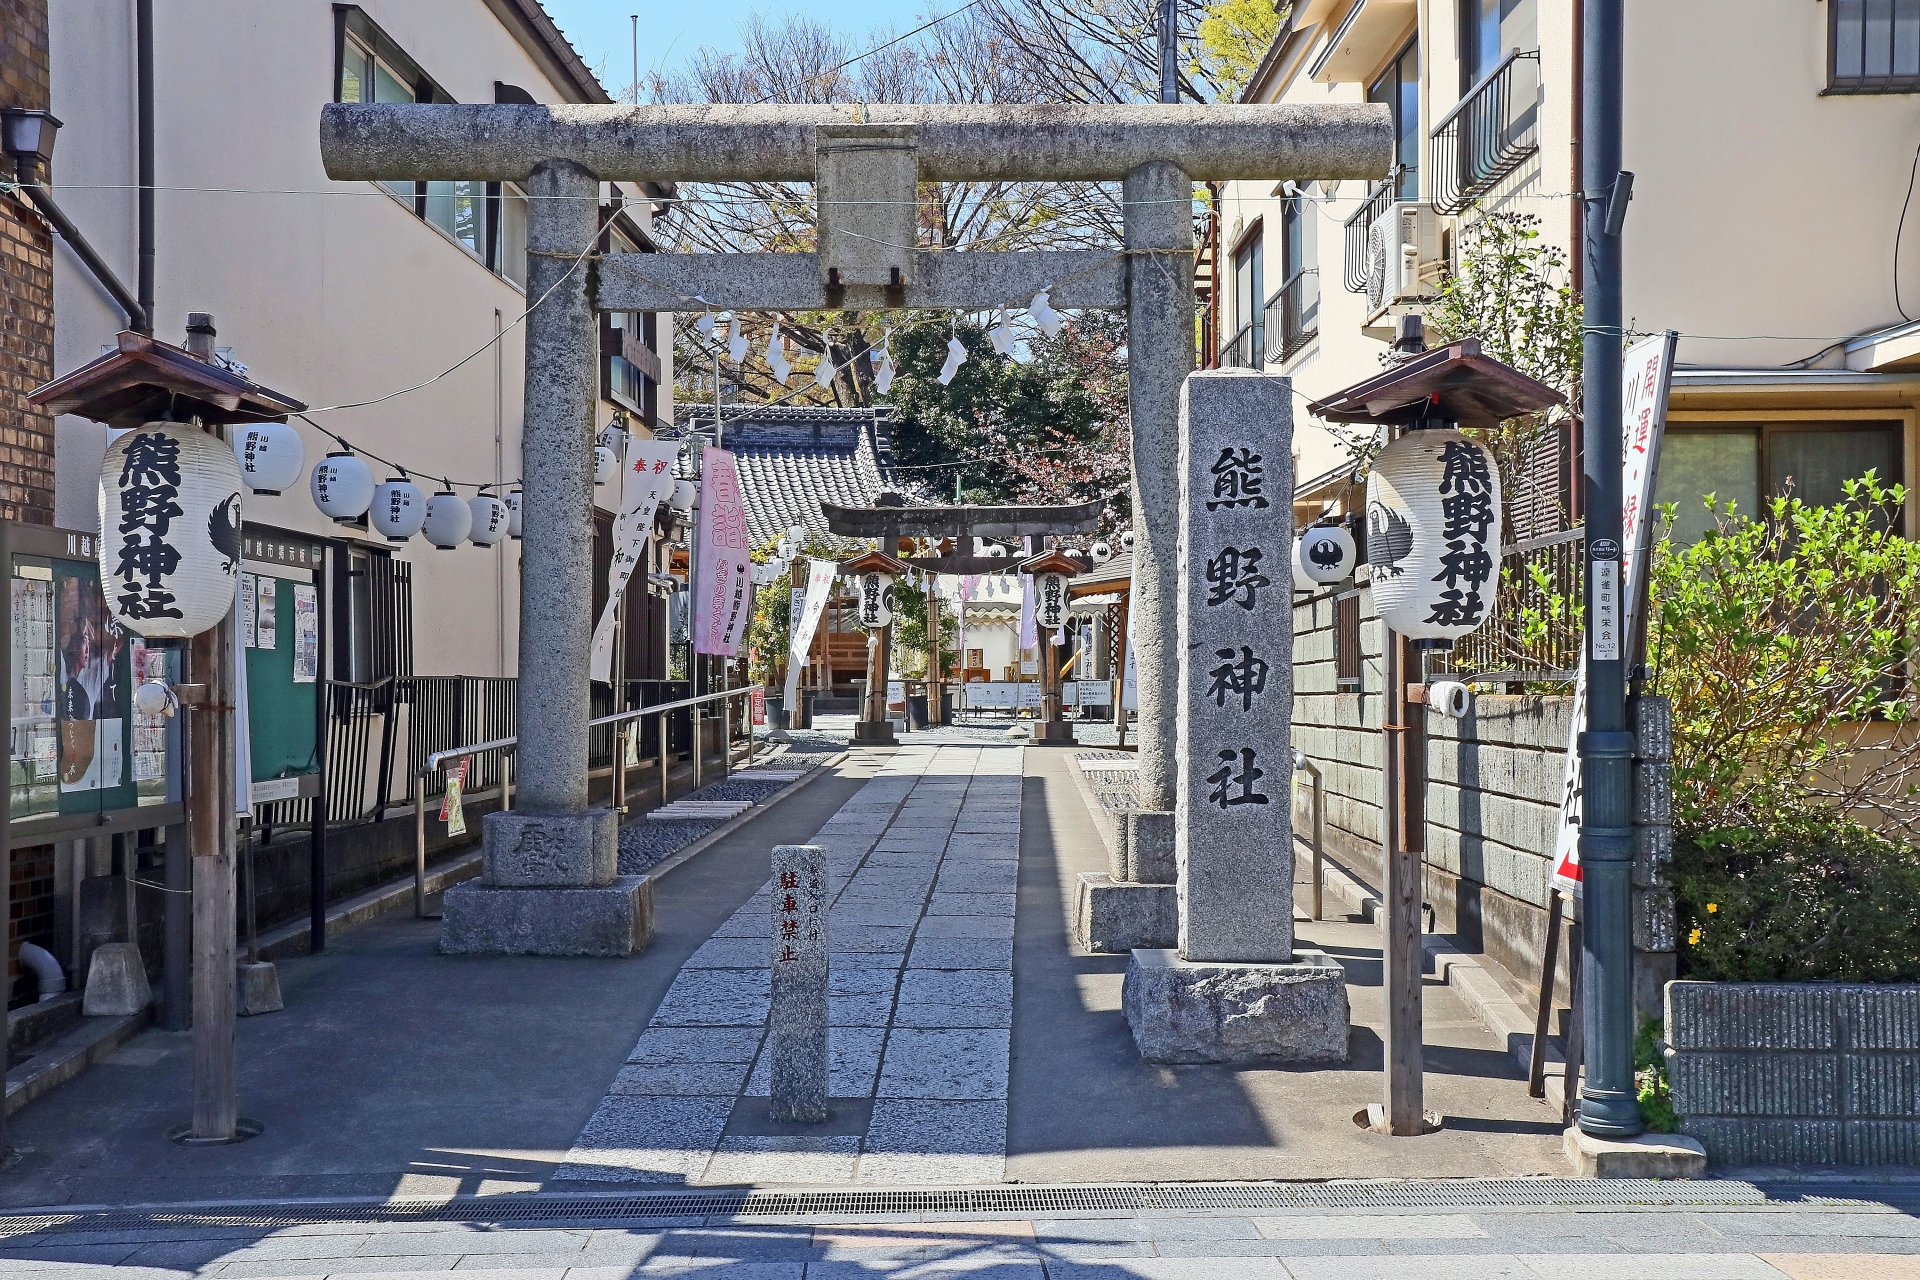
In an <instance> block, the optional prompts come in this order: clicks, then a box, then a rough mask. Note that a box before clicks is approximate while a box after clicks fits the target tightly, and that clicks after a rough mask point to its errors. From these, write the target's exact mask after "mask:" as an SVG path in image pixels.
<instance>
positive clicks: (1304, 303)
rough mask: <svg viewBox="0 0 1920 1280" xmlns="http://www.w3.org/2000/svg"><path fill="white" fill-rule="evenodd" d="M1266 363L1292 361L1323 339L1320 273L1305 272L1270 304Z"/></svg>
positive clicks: (1267, 320) (1267, 319)
mask: <svg viewBox="0 0 1920 1280" xmlns="http://www.w3.org/2000/svg"><path fill="white" fill-rule="evenodd" d="M1266 330H1267V353H1266V354H1267V359H1268V360H1269V361H1271V362H1273V363H1275V364H1279V363H1281V362H1284V361H1287V360H1291V359H1293V357H1294V356H1296V355H1298V354H1299V353H1300V351H1301V349H1302V348H1304V347H1305V346H1306V345H1307V344H1308V343H1309V342H1312V341H1313V340H1314V339H1315V338H1317V337H1318V336H1320V272H1319V271H1318V270H1308V271H1302V272H1300V273H1299V274H1298V275H1296V276H1294V277H1293V279H1291V280H1289V281H1287V282H1286V283H1285V284H1283V285H1281V286H1280V291H1279V292H1278V293H1276V294H1274V295H1273V297H1271V298H1269V299H1268V300H1267V311H1266Z"/></svg>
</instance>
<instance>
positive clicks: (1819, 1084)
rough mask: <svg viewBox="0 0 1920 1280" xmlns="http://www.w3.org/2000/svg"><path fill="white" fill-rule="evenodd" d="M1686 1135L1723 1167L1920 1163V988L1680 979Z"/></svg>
mask: <svg viewBox="0 0 1920 1280" xmlns="http://www.w3.org/2000/svg"><path fill="white" fill-rule="evenodd" d="M1666 1013H1667V1019H1666V1034H1667V1043H1668V1049H1667V1072H1668V1076H1669V1078H1670V1080H1671V1081H1672V1086H1673V1104H1674V1109H1675V1110H1676V1111H1678V1112H1679V1113H1680V1115H1681V1117H1682V1120H1681V1126H1680V1127H1681V1132H1683V1133H1686V1134H1688V1135H1689V1136H1691V1137H1694V1138H1697V1139H1699V1140H1700V1142H1701V1144H1702V1145H1704V1146H1705V1147H1706V1149H1707V1155H1708V1157H1709V1158H1710V1159H1711V1160H1713V1161H1714V1162H1715V1163H1717V1164H1721V1165H1782V1164H1842V1165H1888V1164H1898V1165H1911V1164H1920V986H1868V985H1864V984H1859V985H1856V984H1841V983H1832V984H1821V983H1730V982H1728V983H1722V982H1674V983H1672V984H1670V985H1669V986H1668V987H1667V1007H1666Z"/></svg>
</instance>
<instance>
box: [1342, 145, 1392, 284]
mask: <svg viewBox="0 0 1920 1280" xmlns="http://www.w3.org/2000/svg"><path fill="white" fill-rule="evenodd" d="M1406 171H1407V166H1405V165H1403V164H1397V165H1395V166H1393V172H1391V173H1389V174H1388V175H1387V176H1386V177H1384V178H1382V179H1380V181H1378V182H1376V183H1375V184H1374V185H1373V187H1372V189H1371V190H1369V191H1368V192H1367V198H1366V199H1364V200H1362V201H1361V202H1360V207H1359V208H1358V209H1356V210H1354V212H1353V216H1352V217H1350V218H1348V219H1347V220H1346V222H1345V223H1344V224H1342V225H1343V227H1344V229H1345V231H1346V248H1347V257H1346V263H1345V266H1344V270H1343V271H1342V272H1341V283H1343V284H1345V285H1346V287H1347V292H1348V293H1365V292H1366V291H1367V277H1368V276H1369V275H1370V274H1371V273H1370V272H1369V271H1368V269H1367V251H1368V243H1367V238H1368V236H1370V235H1371V234H1372V233H1373V224H1374V222H1375V221H1376V220H1377V219H1379V218H1381V217H1383V216H1385V214H1386V212H1387V210H1389V209H1391V208H1392V207H1393V206H1394V205H1395V204H1396V203H1397V202H1398V199H1399V194H1400V179H1401V178H1402V177H1404V176H1405V175H1406Z"/></svg>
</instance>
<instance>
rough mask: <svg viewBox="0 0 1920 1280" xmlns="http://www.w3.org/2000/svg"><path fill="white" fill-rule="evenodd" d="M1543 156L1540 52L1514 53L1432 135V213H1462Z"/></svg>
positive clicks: (1466, 97) (1471, 92)
mask: <svg viewBox="0 0 1920 1280" xmlns="http://www.w3.org/2000/svg"><path fill="white" fill-rule="evenodd" d="M1538 150H1540V51H1539V50H1538V49H1533V50H1521V49H1515V50H1514V51H1513V52H1512V53H1510V54H1508V55H1507V56H1506V57H1505V58H1504V59H1503V60H1502V61H1501V63H1500V65H1499V66H1497V67H1495V68H1494V69H1493V70H1492V71H1489V72H1488V73H1487V75H1486V78H1485V79H1483V80H1481V81H1480V83H1479V84H1476V85H1475V86H1473V88H1471V89H1469V90H1467V92H1466V94H1465V96H1463V97H1462V98H1461V99H1460V103H1459V105H1458V106H1456V107H1454V109H1453V110H1451V111H1449V112H1447V114H1446V116H1445V117H1443V118H1442V119H1441V121H1440V123H1439V124H1437V125H1435V126H1434V129H1433V207H1434V208H1435V209H1437V210H1438V211H1439V212H1441V213H1443V214H1456V213H1464V212H1465V211H1466V210H1467V208H1468V207H1469V206H1471V205H1472V204H1473V202H1474V201H1475V200H1477V199H1479V198H1480V197H1481V196H1482V195H1484V194H1486V193H1487V191H1489V190H1490V189H1492V187H1493V186H1494V185H1495V184H1496V183H1498V182H1499V181H1500V180H1501V179H1502V178H1505V177H1506V176H1507V175H1508V174H1510V173H1512V172H1513V171H1514V170H1515V169H1517V168H1519V167H1520V165H1521V163H1522V162H1524V161H1525V160H1526V159H1527V157H1528V156H1531V155H1533V154H1534V153H1535V152H1537V151H1538Z"/></svg>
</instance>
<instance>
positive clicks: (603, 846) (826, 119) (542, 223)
mask: <svg viewBox="0 0 1920 1280" xmlns="http://www.w3.org/2000/svg"><path fill="white" fill-rule="evenodd" d="M320 143H321V157H322V159H323V160H324V162H325V164H326V169H327V174H328V176H329V177H331V178H333V179H335V180H342V181H351V180H364V181H381V180H394V179H400V180H422V179H424V180H428V181H433V180H463V179H464V180H474V181H482V180H484V181H509V182H518V183H527V184H530V185H529V189H528V194H529V195H533V196H535V197H536V198H535V199H533V200H532V201H530V202H529V204H530V208H529V211H528V231H527V239H528V255H529V260H528V277H529V278H528V287H527V297H528V300H529V302H530V303H531V304H534V309H533V311H532V313H531V314H530V315H529V316H528V317H527V338H526V354H527V377H526V397H527V401H526V419H525V427H524V436H523V442H522V456H523V461H522V474H523V476H524V477H525V479H526V484H525V485H524V489H525V497H524V499H523V503H524V507H523V510H524V512H525V516H524V519H525V537H524V539H523V541H522V543H521V548H522V550H521V556H522V582H523V584H524V585H525V588H526V589H525V590H523V592H522V595H521V607H520V666H519V670H520V703H519V706H520V720H519V724H520V742H519V757H520V764H519V770H518V776H519V778H520V780H521V790H520V794H519V797H518V798H519V799H520V800H521V804H522V807H521V808H519V809H516V810H515V811H514V812H513V813H512V814H511V815H508V814H497V815H489V816H488V818H487V823H486V864H485V865H486V871H485V874H484V875H483V876H482V878H481V881H480V882H479V883H478V884H476V885H472V886H470V887H469V886H463V887H461V888H459V889H456V890H453V891H450V892H449V893H448V895H447V909H446V927H445V930H444V932H443V936H442V946H443V947H445V948H447V949H449V950H463V951H509V952H527V953H536V954H549V955H605V954H627V953H628V952H630V951H632V950H634V949H637V948H638V947H640V946H644V945H645V940H646V916H647V914H648V912H649V911H650V903H649V901H648V900H647V898H646V892H645V889H646V886H645V885H644V884H643V883H640V882H633V883H629V882H628V881H627V880H623V879H621V878H619V877H616V876H615V875H614V873H613V858H614V845H615V831H614V827H613V819H612V815H611V814H608V813H606V812H605V811H598V810H593V809H591V808H589V806H588V804H587V797H586V741H587V727H586V726H587V720H588V719H589V713H588V700H587V688H588V683H587V669H588V668H587V660H588V641H589V638H590V634H591V618H590V617H589V616H588V611H587V610H588V603H589V601H590V600H591V598H592V581H591V567H592V566H591V561H590V558H589V547H590V544H591V537H590V530H591V524H590V519H591V516H590V511H591V492H592V474H591V472H592V465H591V457H592V450H593V437H592V431H591V412H592V402H593V388H592V379H593V376H594V375H593V370H594V368H595V367H596V365H597V358H596V356H595V353H594V348H593V343H592V313H593V311H594V309H595V308H598V309H599V310H602V311H679V310H686V309H688V308H689V305H690V304H693V305H705V306H708V307H711V308H712V309H714V310H733V311H807V310H823V309H835V310H851V311H865V310H880V309H887V308H901V307H908V308H923V309H945V310H982V309H990V308H998V307H1015V308H1017V307H1021V306H1024V305H1025V304H1026V302H1027V301H1028V299H1030V298H1032V297H1033V296H1034V295H1035V294H1037V293H1040V292H1042V291H1043V290H1045V291H1047V292H1048V293H1049V295H1050V300H1051V302H1052V305H1053V306H1055V307H1056V308H1059V309H1062V310H1067V309H1074V308H1082V307H1123V308H1126V310H1127V312H1128V341H1127V350H1128V386H1129V390H1128V404H1129V408H1130V410H1131V414H1132V436H1133V476H1134V480H1133V499H1134V505H1135V519H1134V535H1135V564H1136V566H1137V568H1136V570H1135V582H1134V609H1133V612H1134V642H1135V653H1134V661H1135V662H1137V663H1138V664H1139V670H1140V680H1139V689H1140V708H1139V712H1140V722H1139V743H1140V770H1139V779H1140V791H1139V804H1140V806H1141V808H1142V809H1144V810H1149V811H1152V812H1155V813H1163V814H1170V813H1171V811H1172V809H1173V804H1174V790H1175V787H1174V778H1175V762H1174V718H1173V711H1174V709H1173V707H1172V706H1171V705H1170V703H1169V701H1168V697H1169V692H1168V691H1170V690H1171V689H1172V688H1173V687H1174V684H1175V679H1176V659H1177V655H1178V638H1177V635H1176V625H1177V623H1176V617H1175V612H1174V610H1173V609H1172V608H1171V602H1172V599H1173V596H1174V592H1173V590H1172V584H1173V583H1174V581H1175V579H1176V576H1177V573H1178V552H1179V530H1178V526H1179V497H1178V493H1179V478H1178V477H1179V467H1178V457H1177V453H1178V423H1179V394H1180V386H1181V382H1182V380H1183V379H1184V378H1185V376H1186V375H1187V374H1188V373H1189V372H1190V371H1191V369H1192V367H1193V350H1194V343H1193V306H1194V299H1193V258H1192V254H1193V233H1192V226H1191V223H1192V198H1193V183H1194V182H1195V181H1196V180H1202V181H1219V182H1224V181H1232V180H1236V179H1249V180H1268V181H1278V180H1280V179H1286V178H1291V179H1295V180H1298V181H1308V180H1313V179H1335V180H1341V179H1372V178H1378V177H1380V176H1382V175H1384V174H1385V173H1386V172H1387V170H1388V168H1389V167H1390V165H1391V164H1392V159H1393V147H1394V141H1393V130H1392V122H1391V118H1390V116H1389V113H1388V110H1387V108H1386V107H1384V106H1379V105H1374V104H1356V105H1329V106H1311V107H1309V106H1293V105H1231V106H1173V105H1159V104H1151V105H1086V106H1031V105H1018V106H927V105H893V104H886V105H881V104H862V105H857V106H735V105H727V104H720V105H702V106H620V105H612V106H540V105H519V104H498V105H489V106H466V105H445V104H438V105H436V104H414V103H405V104H403V103H379V104H364V105H363V104H345V103H335V104H332V105H329V106H326V107H323V108H322V109H321V119H320ZM608 180H614V181H622V182H642V181H657V182H728V181H735V182H737V181H767V182H813V183H815V184H816V197H817V201H816V202H817V205H818V207H819V213H820V219H819V221H820V226H819V241H818V242H819V251H818V252H817V253H755V254H644V255H643V254H607V255H597V254H596V255H594V256H593V259H592V261H590V262H576V261H575V259H576V257H577V256H578V255H581V254H583V253H585V252H586V251H588V250H589V249H590V248H591V245H592V241H593V235H594V226H595V216H594V215H595V212H596V207H597V201H596V199H595V197H597V194H598V189H599V183H600V182H602V181H608ZM998 180H1009V181H1046V182H1116V181H1117V182H1121V183H1122V184H1123V192H1124V194H1123V201H1124V214H1125V231H1124V244H1125V249H1124V252H1122V253H1118V254H1116V253H1110V252H1105V251H1100V250H1085V251H1068V252H1026V253H992V252H977V253H952V252H943V253H930V252H925V251H922V250H920V249H918V248H917V245H918V234H919V228H918V220H917V210H918V190H917V185H916V184H918V183H921V182H979V181H998ZM553 197H567V198H558V199H556V198H553ZM549 290H551V292H550V293H549ZM696 298H698V299H700V300H701V301H700V303H694V299H696ZM543 299H544V301H543Z"/></svg>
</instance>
